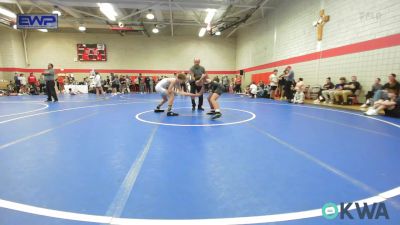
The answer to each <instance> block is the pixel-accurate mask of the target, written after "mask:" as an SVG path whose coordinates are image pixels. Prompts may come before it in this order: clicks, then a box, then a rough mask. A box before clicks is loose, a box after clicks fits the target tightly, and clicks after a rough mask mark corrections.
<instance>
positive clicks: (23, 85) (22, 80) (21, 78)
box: [18, 73, 28, 94]
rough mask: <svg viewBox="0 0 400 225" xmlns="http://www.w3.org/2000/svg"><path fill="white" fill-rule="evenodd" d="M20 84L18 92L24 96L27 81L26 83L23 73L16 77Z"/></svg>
mask: <svg viewBox="0 0 400 225" xmlns="http://www.w3.org/2000/svg"><path fill="white" fill-rule="evenodd" d="M18 79H19V81H20V84H21V88H20V90H21V91H22V94H26V93H27V91H28V90H27V81H26V77H25V76H24V74H23V73H21V74H20V75H19V77H18Z"/></svg>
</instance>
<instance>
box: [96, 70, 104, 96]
mask: <svg viewBox="0 0 400 225" xmlns="http://www.w3.org/2000/svg"><path fill="white" fill-rule="evenodd" d="M101 83H102V82H101V76H100V74H99V72H97V71H96V75H95V77H94V87H95V88H96V95H104V91H103V87H102V84H101Z"/></svg>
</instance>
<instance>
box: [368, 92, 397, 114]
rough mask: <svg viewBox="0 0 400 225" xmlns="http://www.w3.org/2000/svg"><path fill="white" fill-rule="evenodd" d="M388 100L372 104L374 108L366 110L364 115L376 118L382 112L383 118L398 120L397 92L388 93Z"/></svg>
mask: <svg viewBox="0 0 400 225" xmlns="http://www.w3.org/2000/svg"><path fill="white" fill-rule="evenodd" d="M388 98H389V99H388V100H382V99H380V100H378V101H376V102H374V106H373V107H371V108H370V109H368V111H367V112H365V113H364V114H365V115H367V116H376V115H378V113H379V111H381V110H384V111H385V116H390V117H397V118H400V97H399V96H398V92H396V93H394V92H389V93H388Z"/></svg>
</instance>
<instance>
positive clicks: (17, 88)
mask: <svg viewBox="0 0 400 225" xmlns="http://www.w3.org/2000/svg"><path fill="white" fill-rule="evenodd" d="M14 83H15V92H16V93H17V94H18V93H19V91H20V89H21V81H20V80H19V76H18V73H14Z"/></svg>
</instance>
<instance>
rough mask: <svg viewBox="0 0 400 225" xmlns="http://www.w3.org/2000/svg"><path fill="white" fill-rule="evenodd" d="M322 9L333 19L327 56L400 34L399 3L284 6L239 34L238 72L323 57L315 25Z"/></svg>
mask: <svg viewBox="0 0 400 225" xmlns="http://www.w3.org/2000/svg"><path fill="white" fill-rule="evenodd" d="M321 8H323V9H325V13H326V14H327V15H330V21H329V22H328V23H327V24H326V26H325V27H324V35H323V42H322V50H324V49H329V48H334V47H339V46H343V45H347V44H352V43H356V42H361V41H366V40H369V39H374V38H379V37H384V36H388V35H391V34H397V33H400V13H399V12H400V1H398V0H380V1H376V0H352V1H347V0H295V1H293V0H282V1H279V4H278V6H277V8H276V9H274V10H271V11H269V14H268V15H267V16H266V19H265V20H263V21H260V22H258V23H255V24H253V25H250V26H248V27H245V28H242V29H240V30H239V33H238V37H237V54H236V56H237V58H236V68H237V69H239V68H246V67H251V66H256V65H260V64H264V63H268V62H273V61H277V60H280V59H286V58H290V57H294V56H299V55H304V54H307V53H312V52H315V51H317V40H316V28H315V27H313V26H312V23H313V22H314V21H316V20H317V19H318V18H319V10H320V9H321ZM275 37H276V40H275ZM260 57H262V59H261V58H260Z"/></svg>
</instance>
